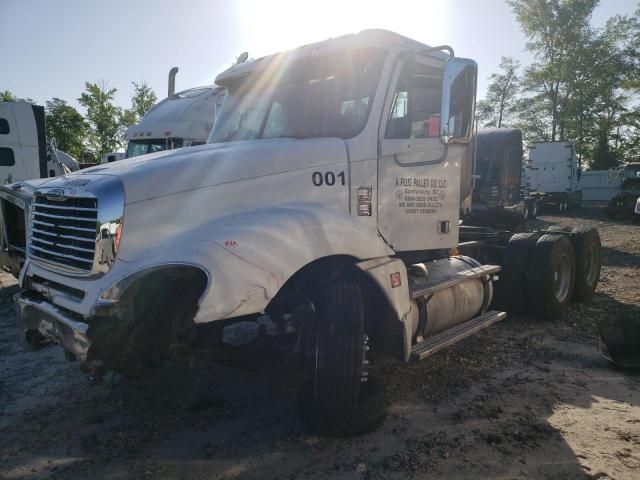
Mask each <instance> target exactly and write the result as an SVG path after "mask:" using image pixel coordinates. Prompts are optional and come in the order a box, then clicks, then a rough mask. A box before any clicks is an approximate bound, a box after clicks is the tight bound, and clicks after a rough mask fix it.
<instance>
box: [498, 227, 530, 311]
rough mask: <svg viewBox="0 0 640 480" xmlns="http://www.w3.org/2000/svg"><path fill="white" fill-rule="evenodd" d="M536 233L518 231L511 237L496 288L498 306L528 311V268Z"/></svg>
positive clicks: (510, 309)
mask: <svg viewBox="0 0 640 480" xmlns="http://www.w3.org/2000/svg"><path fill="white" fill-rule="evenodd" d="M538 237H539V236H538V234H536V233H517V234H515V235H513V236H512V237H511V238H510V239H509V243H507V249H506V251H505V255H504V260H503V262H502V265H503V267H502V273H501V275H500V281H499V282H498V285H497V289H496V306H497V307H498V308H504V309H506V310H507V311H509V312H515V313H527V311H528V310H529V300H528V297H527V269H528V265H529V258H530V256H531V252H532V251H533V248H534V247H535V245H536V241H537V240H538Z"/></svg>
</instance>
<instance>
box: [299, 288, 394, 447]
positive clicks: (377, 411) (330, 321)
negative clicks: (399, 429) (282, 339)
mask: <svg viewBox="0 0 640 480" xmlns="http://www.w3.org/2000/svg"><path fill="white" fill-rule="evenodd" d="M312 297H313V299H314V300H313V308H314V310H315V315H314V324H315V325H314V328H311V329H309V330H310V332H309V333H311V334H312V335H314V337H315V338H314V341H313V342H312V345H313V355H312V357H311V362H310V363H311V365H310V370H311V375H310V378H309V380H308V381H307V382H306V383H305V385H304V386H303V388H302V392H301V405H300V407H301V416H302V420H303V422H304V423H305V424H306V425H307V427H308V428H310V429H311V430H312V431H314V432H317V433H320V434H324V435H332V436H347V435H356V434H361V433H365V432H367V431H370V430H373V429H374V428H376V427H377V426H378V425H380V424H381V423H382V422H383V421H384V418H385V416H386V399H385V397H384V389H383V388H382V386H381V385H379V384H377V382H376V381H375V380H374V379H372V378H368V377H366V373H365V372H364V371H363V365H364V360H365V353H366V352H365V343H366V338H365V334H364V301H363V294H362V290H361V288H360V287H359V285H358V284H357V283H355V282H353V281H350V280H340V279H339V280H335V281H333V282H332V283H330V284H327V285H324V286H321V287H319V288H317V289H316V290H315V291H314V292H313V294H312Z"/></svg>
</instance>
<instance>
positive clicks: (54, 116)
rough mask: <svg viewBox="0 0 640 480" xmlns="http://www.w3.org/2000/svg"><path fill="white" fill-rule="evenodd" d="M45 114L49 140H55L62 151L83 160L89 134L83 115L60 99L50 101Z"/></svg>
mask: <svg viewBox="0 0 640 480" xmlns="http://www.w3.org/2000/svg"><path fill="white" fill-rule="evenodd" d="M45 112H46V120H45V123H46V128H47V138H48V139H49V140H50V139H51V138H55V139H56V142H57V144H58V148H59V149H60V150H62V151H64V152H67V153H68V154H70V155H71V156H73V157H75V158H78V159H79V158H81V157H82V156H83V152H84V150H85V143H86V141H87V133H88V126H87V124H86V122H85V120H84V118H83V117H82V115H81V114H80V113H79V112H78V111H77V110H76V109H75V108H73V107H72V106H70V105H68V104H67V102H65V101H64V100H61V99H59V98H53V99H52V100H50V101H48V102H47V103H46V107H45Z"/></svg>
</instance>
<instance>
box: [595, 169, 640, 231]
mask: <svg viewBox="0 0 640 480" xmlns="http://www.w3.org/2000/svg"><path fill="white" fill-rule="evenodd" d="M609 174H610V176H612V177H614V176H615V177H618V178H619V177H622V185H621V187H620V192H619V193H618V194H617V195H616V196H615V197H613V198H612V199H611V200H609V202H608V203H607V205H606V206H605V207H603V208H602V211H603V213H604V214H605V215H606V216H607V217H609V218H612V219H624V218H632V217H634V216H636V215H637V213H638V212H637V211H636V205H637V204H638V197H640V162H631V163H629V164H627V165H625V166H624V167H623V168H621V169H616V170H614V169H611V170H610V172H609Z"/></svg>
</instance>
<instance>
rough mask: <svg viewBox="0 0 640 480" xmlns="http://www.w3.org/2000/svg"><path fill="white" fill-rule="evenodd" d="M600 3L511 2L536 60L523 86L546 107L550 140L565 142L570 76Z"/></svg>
mask: <svg viewBox="0 0 640 480" xmlns="http://www.w3.org/2000/svg"><path fill="white" fill-rule="evenodd" d="M598 3H599V0H508V4H509V5H510V6H511V8H512V9H513V12H514V14H515V16H516V19H517V20H518V22H519V23H520V26H521V28H522V31H523V32H524V34H525V36H526V37H527V40H528V42H527V49H528V50H529V51H530V52H532V53H533V54H534V56H535V58H536V61H535V62H534V63H533V64H531V65H530V66H529V67H528V68H527V69H526V70H525V75H524V81H523V86H524V87H525V88H526V89H527V90H528V91H529V92H531V93H534V94H535V97H534V98H535V99H536V100H537V101H539V102H541V103H542V104H544V105H545V107H546V108H545V109H546V113H547V116H548V121H549V126H550V134H549V137H550V140H551V141H555V140H557V139H558V137H559V139H560V140H562V139H563V137H564V126H565V125H566V122H565V120H566V117H567V108H566V106H567V101H568V100H569V99H570V98H571V96H572V93H573V90H572V88H571V86H572V82H571V74H572V72H573V71H574V67H575V64H574V62H575V60H576V59H577V58H580V54H579V52H578V49H579V48H580V46H581V45H584V44H585V43H586V42H587V41H588V39H589V38H590V36H591V34H592V31H591V27H590V23H589V22H590V20H591V15H592V13H593V10H594V9H595V7H596V6H597V5H598Z"/></svg>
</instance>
